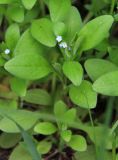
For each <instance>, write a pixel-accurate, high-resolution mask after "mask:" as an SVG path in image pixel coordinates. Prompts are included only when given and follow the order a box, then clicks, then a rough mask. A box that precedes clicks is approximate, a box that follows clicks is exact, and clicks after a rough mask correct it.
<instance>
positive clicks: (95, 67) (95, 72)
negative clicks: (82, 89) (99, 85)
mask: <svg viewBox="0 0 118 160" xmlns="http://www.w3.org/2000/svg"><path fill="white" fill-rule="evenodd" d="M85 69H86V71H87V73H88V75H89V76H90V78H91V79H92V80H93V81H95V80H96V79H98V78H99V77H100V76H102V75H104V74H105V73H109V72H111V71H115V70H118V67H117V66H116V65H114V64H113V63H111V62H110V61H107V60H103V59H97V58H92V59H88V60H87V61H86V62H85Z"/></svg>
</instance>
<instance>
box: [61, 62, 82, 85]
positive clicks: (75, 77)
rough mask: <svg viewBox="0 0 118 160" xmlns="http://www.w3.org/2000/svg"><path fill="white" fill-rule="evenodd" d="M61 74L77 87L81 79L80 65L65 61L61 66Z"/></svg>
mask: <svg viewBox="0 0 118 160" xmlns="http://www.w3.org/2000/svg"><path fill="white" fill-rule="evenodd" d="M63 72H64V74H65V75H66V77H68V79H69V80H70V81H72V83H73V84H74V85H75V86H79V85H80V84H81V82H82V78H83V68H82V66H81V64H80V63H78V62H75V61H67V62H64V64H63Z"/></svg>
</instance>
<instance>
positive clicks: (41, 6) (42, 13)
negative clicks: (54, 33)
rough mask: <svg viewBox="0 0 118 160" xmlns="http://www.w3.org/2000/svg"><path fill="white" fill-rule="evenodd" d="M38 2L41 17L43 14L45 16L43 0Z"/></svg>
mask: <svg viewBox="0 0 118 160" xmlns="http://www.w3.org/2000/svg"><path fill="white" fill-rule="evenodd" d="M39 4H40V9H41V15H42V17H43V16H45V4H44V2H43V0H39Z"/></svg>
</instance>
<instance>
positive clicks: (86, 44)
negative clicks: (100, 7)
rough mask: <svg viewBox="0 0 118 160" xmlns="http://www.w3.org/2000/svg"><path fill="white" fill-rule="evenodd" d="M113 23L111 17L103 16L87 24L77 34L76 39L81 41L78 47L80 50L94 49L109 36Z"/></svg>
mask: <svg viewBox="0 0 118 160" xmlns="http://www.w3.org/2000/svg"><path fill="white" fill-rule="evenodd" d="M113 21H114V19H113V17H112V16H110V15H103V16H99V17H97V18H95V19H93V20H91V21H90V22H88V23H87V24H86V25H85V26H84V27H83V28H82V29H81V31H80V32H79V34H78V39H83V41H82V43H81V46H80V48H81V50H82V51H85V50H88V49H91V48H94V47H95V46H97V45H98V44H99V43H100V42H101V41H102V40H104V39H105V38H106V37H107V36H108V34H109V30H110V28H111V25H112V23H113ZM78 45H80V44H78Z"/></svg>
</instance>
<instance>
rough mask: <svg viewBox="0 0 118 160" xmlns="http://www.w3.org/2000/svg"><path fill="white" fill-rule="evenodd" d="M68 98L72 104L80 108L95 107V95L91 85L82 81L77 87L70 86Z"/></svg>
mask: <svg viewBox="0 0 118 160" xmlns="http://www.w3.org/2000/svg"><path fill="white" fill-rule="evenodd" d="M69 96H70V99H71V100H72V102H73V103H74V104H76V105H78V106H80V107H82V108H86V109H88V108H89V109H92V108H95V107H96V103H97V94H96V92H95V91H94V90H93V89H92V84H91V83H90V82H88V81H85V80H84V81H83V82H82V83H81V85H80V86H79V87H76V86H73V85H72V86H71V87H70V90H69Z"/></svg>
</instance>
